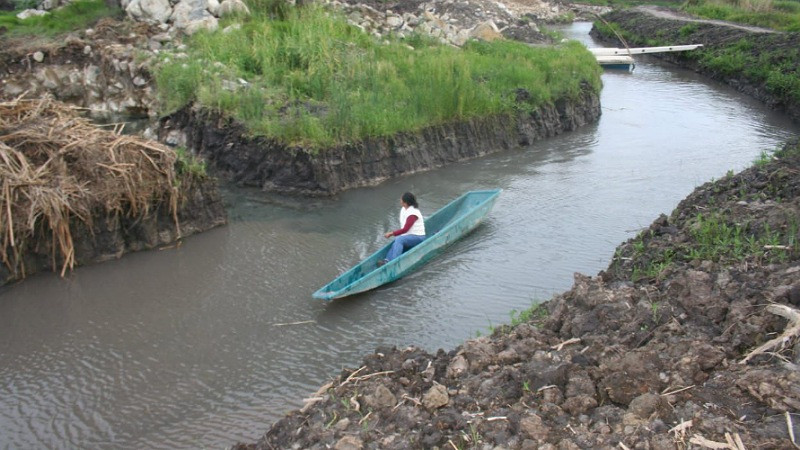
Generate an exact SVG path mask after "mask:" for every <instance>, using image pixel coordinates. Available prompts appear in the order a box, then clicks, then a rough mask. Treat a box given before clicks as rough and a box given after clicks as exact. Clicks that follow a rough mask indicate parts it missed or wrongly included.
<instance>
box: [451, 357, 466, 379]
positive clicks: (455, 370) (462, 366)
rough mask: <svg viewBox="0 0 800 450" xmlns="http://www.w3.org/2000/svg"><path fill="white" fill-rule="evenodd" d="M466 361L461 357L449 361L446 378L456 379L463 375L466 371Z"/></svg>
mask: <svg viewBox="0 0 800 450" xmlns="http://www.w3.org/2000/svg"><path fill="white" fill-rule="evenodd" d="M468 368H469V367H468V365H467V360H466V359H464V357H463V356H462V355H458V356H456V357H455V358H453V360H452V361H450V364H448V366H447V376H448V377H450V378H458V377H460V376H462V375H464V374H465V373H467V369H468Z"/></svg>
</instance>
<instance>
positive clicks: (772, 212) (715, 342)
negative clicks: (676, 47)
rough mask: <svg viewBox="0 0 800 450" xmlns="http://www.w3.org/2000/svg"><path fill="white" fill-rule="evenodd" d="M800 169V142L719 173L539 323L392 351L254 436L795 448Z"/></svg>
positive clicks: (534, 319)
mask: <svg viewBox="0 0 800 450" xmlns="http://www.w3.org/2000/svg"><path fill="white" fill-rule="evenodd" d="M798 168H800V148H798V146H797V144H796V143H795V144H794V145H792V146H788V147H787V148H786V149H785V150H784V151H783V153H782V157H781V158H780V159H778V160H776V161H771V162H767V161H766V158H765V161H764V163H763V164H758V165H757V166H754V167H753V168H751V169H748V170H746V171H744V172H742V173H740V174H738V175H735V176H734V175H730V176H728V177H726V178H725V179H724V180H720V181H718V182H715V183H708V184H706V185H704V186H702V187H700V188H698V189H697V190H696V191H695V192H694V193H693V194H692V195H691V196H689V198H687V199H686V200H685V201H684V202H683V203H681V204H680V206H679V207H678V208H677V209H676V210H675V212H674V213H673V214H672V216H671V217H669V218H668V217H661V218H659V219H658V220H657V221H656V222H655V223H654V224H653V225H652V226H651V227H650V229H648V230H646V231H645V232H643V233H642V234H641V235H640V236H638V237H637V238H635V239H632V240H631V241H629V242H627V243H625V244H623V245H622V246H621V247H620V248H619V249H618V251H617V253H616V255H615V259H614V262H613V263H612V264H611V266H610V267H609V268H608V270H606V271H605V272H602V273H601V274H600V276H598V277H594V278H590V277H587V276H583V275H579V274H576V277H575V285H574V286H573V288H572V289H571V290H570V291H568V292H566V293H564V294H562V295H559V296H557V297H555V298H553V299H552V300H550V301H549V302H547V303H545V304H543V305H541V306H539V307H538V308H537V309H535V310H533V311H531V312H530V320H529V321H528V322H526V323H522V324H519V325H517V326H515V327H513V328H512V327H510V326H509V327H505V328H504V329H501V330H497V331H496V332H495V333H494V334H493V335H492V336H489V337H483V338H479V339H474V340H470V341H467V342H466V343H465V344H463V345H462V346H460V347H459V348H457V349H455V350H453V351H450V352H445V351H442V350H440V351H439V352H438V353H437V354H435V355H434V354H429V353H427V352H425V351H422V350H419V349H415V348H409V349H404V350H398V349H396V348H391V349H378V351H377V352H376V353H375V354H373V355H369V356H368V357H366V358H365V359H364V364H363V366H362V367H360V368H359V369H356V370H345V371H343V372H342V374H341V375H340V376H339V377H337V378H336V379H335V380H333V381H332V382H331V383H329V384H327V385H325V386H323V387H322V388H321V389H320V390H319V391H318V392H317V393H316V394H314V395H313V396H312V397H311V398H310V399H308V400H307V405H306V407H305V408H303V409H302V410H300V411H295V412H293V413H291V414H289V415H288V416H287V417H285V418H284V419H282V420H280V421H279V422H277V423H276V424H275V425H274V426H273V427H272V428H271V429H270V430H269V431H267V433H266V434H265V435H264V437H263V438H262V439H261V440H260V441H259V442H258V443H255V444H249V445H244V444H240V445H239V446H238V448H240V449H244V448H330V447H333V448H336V449H350V448H382V449H392V448H397V449H400V448H434V447H438V448H454V449H455V448H459V449H463V448H495V447H497V446H499V447H500V448H515V449H516V448H522V449H556V448H558V449H577V448H609V449H610V448H623V449H628V448H630V449H633V448H640V449H674V448H728V449H743V448H745V447H746V448H792V446H793V444H792V442H791V440H790V437H789V436H790V433H789V430H790V427H793V431H794V435H796V436H798V435H800V427H798V425H797V424H798V422H800V421H798V420H796V415H794V414H796V413H797V412H798V410H800V370H798V363H800V345H798V344H796V341H797V339H796V334H797V333H798V332H800V316H798V310H797V305H798V303H800V252H799V251H798V244H797V242H798V240H800V234H798V226H797V224H798V223H800V199H798V193H799V192H800V170H798ZM710 217H714V218H715V221H714V222H711V223H710V224H709V223H708V222H703V220H705V218H710ZM726 230H728V231H732V233H731V234H725V233H727V232H728V231H726ZM704 233H711V234H713V233H717V234H715V235H714V236H715V237H714V238H713V239H710V240H708V242H706V240H705V239H706V238H707V237H708V236H706V235H705V234H704ZM737 239H740V240H742V241H743V242H745V243H748V247H746V248H743V247H741V245H743V244H741V243H740V242H739V241H737ZM715 246H716V247H715ZM784 330H787V331H786V332H784ZM793 345H794V347H793ZM756 348H758V350H755V349H756ZM793 415H794V416H793ZM793 417H794V419H793Z"/></svg>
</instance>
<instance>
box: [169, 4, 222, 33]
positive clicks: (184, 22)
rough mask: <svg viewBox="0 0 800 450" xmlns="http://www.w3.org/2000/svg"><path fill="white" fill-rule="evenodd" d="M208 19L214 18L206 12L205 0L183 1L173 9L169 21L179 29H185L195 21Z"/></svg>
mask: <svg viewBox="0 0 800 450" xmlns="http://www.w3.org/2000/svg"><path fill="white" fill-rule="evenodd" d="M206 17H213V16H212V15H211V13H210V12H208V11H207V10H206V3H205V2H204V1H203V0H181V1H180V2H178V4H176V5H175V7H174V8H172V14H170V16H169V21H170V22H172V24H173V25H174V26H175V28H178V29H181V30H182V29H184V28H186V27H187V26H189V24H190V23H192V22H194V21H195V20H202V19H204V18H206Z"/></svg>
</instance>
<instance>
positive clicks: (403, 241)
mask: <svg viewBox="0 0 800 450" xmlns="http://www.w3.org/2000/svg"><path fill="white" fill-rule="evenodd" d="M400 205H401V206H402V208H400V226H402V227H403V228H400V229H397V230H394V231H388V232H386V233H385V234H384V235H383V236H384V237H386V238H390V237H392V236H397V239H395V240H394V242H392V247H391V248H390V249H389V252H388V253H386V259H384V260H381V261H379V262H378V266H382V265H384V264H386V263H388V262H389V261H391V260H393V259H395V258H397V257H398V256H400V255H401V254H402V253H403V252H404V251H406V250H409V249H411V248H412V247H414V246H415V245H417V244H419V243H420V242H422V241H424V240H425V219H423V218H422V213H421V212H420V210H419V205H418V204H417V198H416V197H414V194H412V193H411V192H406V193H405V194H403V196H402V197H401V198H400Z"/></svg>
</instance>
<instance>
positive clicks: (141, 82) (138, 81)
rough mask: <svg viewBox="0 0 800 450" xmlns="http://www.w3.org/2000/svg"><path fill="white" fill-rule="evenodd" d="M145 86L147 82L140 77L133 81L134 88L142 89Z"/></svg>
mask: <svg viewBox="0 0 800 450" xmlns="http://www.w3.org/2000/svg"><path fill="white" fill-rule="evenodd" d="M145 84H147V80H145V79H144V78H142V77H141V76H137V77H136V78H134V79H133V85H134V86H138V87H142V86H144V85H145Z"/></svg>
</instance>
